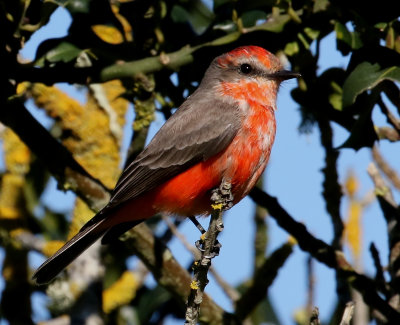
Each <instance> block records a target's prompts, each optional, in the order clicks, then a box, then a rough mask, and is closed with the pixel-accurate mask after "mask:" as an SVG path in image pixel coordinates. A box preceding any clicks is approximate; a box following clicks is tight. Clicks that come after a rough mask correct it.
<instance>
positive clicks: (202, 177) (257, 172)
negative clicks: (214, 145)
mask: <svg viewBox="0 0 400 325" xmlns="http://www.w3.org/2000/svg"><path fill="white" fill-rule="evenodd" d="M245 122H246V123H245V124H244V127H243V128H242V129H241V130H240V131H239V132H238V134H237V135H236V136H235V138H234V139H233V141H232V143H231V144H230V145H229V146H228V147H227V148H226V149H225V150H224V151H223V152H221V153H220V154H218V155H216V156H215V157H212V158H210V159H208V160H206V161H203V162H200V163H198V164H196V165H194V166H192V167H191V168H189V169H188V170H186V171H185V172H183V173H181V174H179V175H177V176H175V177H173V178H172V179H170V180H169V181H167V182H166V183H164V184H162V185H161V186H159V187H158V188H156V190H155V192H153V193H154V196H153V198H154V201H153V207H154V209H155V210H156V211H160V212H167V213H170V214H175V215H181V216H190V215H206V214H209V213H210V210H211V202H210V197H211V190H213V189H215V188H217V187H218V186H219V185H220V184H221V183H222V182H223V181H227V182H230V183H231V185H232V194H233V197H234V203H237V202H239V201H240V200H241V199H243V197H245V196H246V195H247V194H248V192H249V191H250V190H251V188H252V187H253V186H254V185H255V183H256V182H257V180H258V178H259V177H260V176H261V174H262V172H263V171H264V169H265V166H266V165H267V162H268V159H269V155H270V152H271V147H272V144H273V141H274V138H275V119H274V117H273V113H272V112H269V111H268V112H266V111H265V110H263V111H262V112H260V114H253V115H251V116H250V117H248V118H247V119H246V121H245Z"/></svg>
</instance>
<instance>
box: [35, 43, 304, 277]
mask: <svg viewBox="0 0 400 325" xmlns="http://www.w3.org/2000/svg"><path fill="white" fill-rule="evenodd" d="M298 76H299V74H298V73H295V72H291V71H287V70H283V68H282V65H281V63H280V62H279V60H278V58H277V57H275V56H274V55H272V54H271V53H270V52H268V51H266V50H264V49H263V48H260V47H257V46H245V47H239V48H237V49H235V50H233V51H231V52H229V53H226V54H223V55H221V56H219V57H217V58H215V59H214V60H213V61H212V63H211V65H210V67H209V68H208V69H207V71H206V73H205V75H204V78H203V80H202V82H201V83H200V85H199V87H198V89H197V90H196V91H195V92H194V93H193V94H192V95H191V96H190V97H188V98H187V99H186V101H185V102H184V103H183V104H182V105H181V107H180V108H179V109H178V110H177V111H176V113H175V114H173V115H172V116H171V118H170V119H168V121H167V122H166V123H165V124H164V126H163V127H162V128H161V129H160V130H159V131H158V133H157V134H156V135H155V136H154V138H153V139H152V141H151V142H150V143H149V145H148V146H147V147H146V148H145V149H144V150H143V152H142V153H141V154H140V155H138V157H137V158H136V159H135V160H134V161H133V162H132V163H131V164H130V165H129V166H128V167H127V168H126V169H125V170H124V171H123V173H122V175H121V177H120V179H119V181H118V183H117V185H116V187H115V189H114V191H113V193H112V196H111V199H110V202H109V203H108V204H107V205H106V206H105V207H104V208H103V209H102V210H101V211H100V212H99V213H98V214H97V215H96V216H94V217H93V218H92V219H91V220H90V221H89V222H87V224H86V225H85V226H83V228H82V229H81V230H80V232H79V233H78V234H77V235H76V236H75V237H73V238H72V239H71V240H69V241H68V242H67V243H66V244H65V245H64V246H63V247H62V248H61V249H60V250H59V251H58V252H56V253H55V254H54V255H53V256H52V257H50V258H49V259H48V260H47V261H46V262H45V263H43V264H42V266H40V267H39V269H38V270H37V271H36V273H35V274H34V276H33V278H34V279H36V282H37V283H38V284H41V283H46V282H49V281H50V280H51V279H52V278H54V277H55V276H56V275H57V274H58V273H59V272H60V271H61V270H63V269H64V268H65V267H66V266H67V265H68V264H69V263H71V262H72V261H73V260H74V259H75V258H76V257H77V256H79V255H80V254H81V253H82V252H83V251H84V250H85V249H87V248H88V247H89V246H90V245H92V244H93V243H94V242H95V241H96V240H97V239H98V238H100V237H102V236H103V240H102V242H103V243H106V242H109V241H110V239H113V238H115V237H118V236H119V235H121V234H122V233H124V232H125V231H127V230H128V229H130V228H131V227H133V226H135V225H137V224H138V223H140V222H142V221H144V220H146V219H148V218H150V217H151V216H153V215H154V214H156V213H159V212H162V213H168V214H174V215H180V216H194V215H207V214H209V213H210V211H211V203H210V197H211V191H212V190H213V189H215V188H218V187H219V185H220V184H221V183H222V182H228V183H230V184H231V186H232V189H231V192H232V194H233V204H235V203H237V202H239V201H240V200H241V199H242V198H243V197H245V196H246V195H247V194H248V193H249V191H250V189H251V188H252V187H253V186H254V184H255V183H256V182H257V180H258V178H259V177H260V176H261V174H262V172H263V171H264V169H265V166H266V165H267V162H268V158H269V155H270V152H271V147H272V144H273V142H274V138H275V128H276V124H275V116H274V112H275V110H276V96H277V91H278V88H279V85H280V83H281V82H282V81H283V80H286V79H290V78H295V77H298Z"/></svg>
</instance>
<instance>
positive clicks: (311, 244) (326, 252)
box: [250, 188, 400, 324]
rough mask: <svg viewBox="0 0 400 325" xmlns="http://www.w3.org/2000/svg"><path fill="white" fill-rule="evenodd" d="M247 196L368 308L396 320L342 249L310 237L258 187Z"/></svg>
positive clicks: (388, 306) (393, 320)
mask: <svg viewBox="0 0 400 325" xmlns="http://www.w3.org/2000/svg"><path fill="white" fill-rule="evenodd" d="M250 197H251V198H252V199H253V200H254V201H255V202H256V203H257V204H259V205H262V206H264V207H265V208H267V209H268V211H269V213H270V214H271V216H272V217H273V218H274V219H275V220H276V221H277V223H278V224H279V225H280V226H281V227H282V228H283V229H285V230H286V231H287V232H289V233H290V234H291V235H292V236H293V237H294V238H296V240H297V242H298V244H299V246H300V248H301V249H302V250H304V251H306V252H308V253H310V254H311V255H312V256H313V257H314V258H316V259H317V260H318V261H320V262H322V263H324V264H325V265H327V266H329V267H330V268H333V269H335V270H336V272H338V273H340V274H341V275H342V276H343V277H344V278H346V279H347V281H348V283H349V284H350V285H351V286H352V287H353V288H355V289H356V290H358V291H359V292H360V293H361V295H362V296H363V299H364V301H365V302H366V303H367V304H368V305H369V306H370V307H371V308H375V309H377V310H378V311H379V312H380V313H382V315H384V316H385V318H386V319H387V320H388V321H389V323H393V324H395V323H400V314H399V313H398V312H397V311H396V310H395V309H393V308H392V307H391V306H390V305H389V304H388V303H387V302H386V301H384V300H383V299H382V298H381V297H380V296H379V294H378V293H377V288H376V285H375V283H374V282H373V281H372V280H371V279H369V278H368V277H366V276H365V275H362V274H359V273H357V272H356V271H355V270H354V268H353V267H352V266H351V265H350V263H349V262H348V261H347V260H346V259H345V257H344V254H343V252H341V251H338V250H335V249H333V247H332V246H330V245H328V244H326V243H325V242H323V241H322V240H320V239H317V238H315V237H314V236H312V235H311V234H310V233H309V232H308V231H307V229H306V227H305V226H304V225H303V224H302V223H299V222H297V221H295V220H294V219H293V218H292V217H291V216H290V215H289V214H288V213H287V212H286V211H285V210H284V209H283V208H282V207H281V205H280V204H279V203H278V200H277V199H276V198H274V197H272V196H270V195H268V194H267V193H265V192H263V191H262V190H260V189H259V188H254V189H253V190H252V191H251V192H250Z"/></svg>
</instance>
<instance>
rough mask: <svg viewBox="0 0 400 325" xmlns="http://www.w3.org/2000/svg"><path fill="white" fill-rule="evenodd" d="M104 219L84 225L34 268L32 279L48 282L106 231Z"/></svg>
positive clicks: (42, 282) (38, 281)
mask: <svg viewBox="0 0 400 325" xmlns="http://www.w3.org/2000/svg"><path fill="white" fill-rule="evenodd" d="M105 221H106V219H105V218H102V219H101V220H99V221H98V222H96V223H92V224H90V225H88V226H84V228H82V230H81V231H80V232H79V233H78V234H76V235H75V236H74V237H73V238H71V239H70V240H69V241H68V242H67V243H66V244H65V245H64V246H63V247H61V248H60V249H59V250H58V251H57V252H56V253H55V254H54V255H53V256H51V257H50V258H49V259H48V260H47V261H46V262H44V263H43V264H42V265H41V266H40V267H39V268H38V269H37V270H36V272H35V274H34V275H33V277H32V278H33V280H35V282H36V283H37V284H45V283H48V282H50V281H51V280H52V279H53V278H54V277H55V276H56V275H57V274H58V273H60V272H61V271H62V270H63V269H64V268H65V267H66V266H67V265H68V264H70V263H71V262H72V261H73V260H74V259H75V258H77V257H78V256H79V255H81V254H82V253H83V252H84V251H85V250H86V249H87V248H88V247H89V246H91V245H92V244H93V243H94V242H95V241H96V240H97V239H99V238H100V237H101V236H103V235H104V234H105V233H106V232H107V227H105V225H104V223H105Z"/></svg>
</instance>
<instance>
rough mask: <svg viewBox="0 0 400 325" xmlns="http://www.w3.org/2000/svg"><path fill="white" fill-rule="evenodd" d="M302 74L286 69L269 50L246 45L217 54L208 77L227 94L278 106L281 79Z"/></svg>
mask: <svg viewBox="0 0 400 325" xmlns="http://www.w3.org/2000/svg"><path fill="white" fill-rule="evenodd" d="M299 76H300V74H299V73H297V72H292V71H288V70H285V69H283V67H282V64H281V62H280V61H279V59H278V58H277V57H276V56H275V55H273V54H272V53H270V52H268V51H267V50H265V49H263V48H261V47H258V46H243V47H238V48H236V49H234V50H232V51H230V52H228V53H225V54H223V55H221V56H219V57H217V58H215V59H214V61H213V62H212V64H211V66H210V68H209V69H208V70H207V72H206V75H205V77H204V80H205V81H206V82H207V83H209V84H211V85H212V86H213V87H214V89H216V90H217V91H218V92H220V93H222V94H223V95H227V96H226V97H229V98H231V99H234V100H236V101H243V100H244V101H247V102H249V101H256V102H257V103H259V104H261V105H268V106H271V107H273V108H274V109H275V101H276V94H277V91H278V88H279V85H280V83H281V82H282V81H284V80H287V79H291V78H297V77H299Z"/></svg>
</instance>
